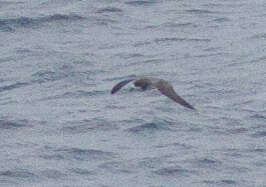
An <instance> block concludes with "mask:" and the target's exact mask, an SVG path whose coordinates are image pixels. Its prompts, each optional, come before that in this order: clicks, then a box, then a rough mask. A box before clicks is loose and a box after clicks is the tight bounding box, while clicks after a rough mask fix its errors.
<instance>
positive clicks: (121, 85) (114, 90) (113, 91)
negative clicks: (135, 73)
mask: <svg viewBox="0 0 266 187" xmlns="http://www.w3.org/2000/svg"><path fill="white" fill-rule="evenodd" d="M133 80H135V79H129V80H124V81H122V82H119V83H118V84H116V85H115V86H114V87H113V88H112V91H111V94H114V93H116V92H117V91H119V90H120V89H121V88H122V87H123V86H125V85H126V84H127V83H129V82H131V81H133Z"/></svg>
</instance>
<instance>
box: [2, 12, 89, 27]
mask: <svg viewBox="0 0 266 187" xmlns="http://www.w3.org/2000/svg"><path fill="white" fill-rule="evenodd" d="M84 19H85V18H84V17H82V16H79V15H76V14H69V15H64V14H54V15H49V16H44V17H37V18H30V17H18V18H7V19H3V18H2V19H0V31H14V27H15V28H20V27H23V28H34V27H38V26H40V25H41V24H43V23H53V22H59V21H67V22H72V21H80V20H84Z"/></svg>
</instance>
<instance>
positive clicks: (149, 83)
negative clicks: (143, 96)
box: [111, 77, 195, 110]
mask: <svg viewBox="0 0 266 187" xmlns="http://www.w3.org/2000/svg"><path fill="white" fill-rule="evenodd" d="M131 81H134V85H135V86H136V87H140V88H141V89H142V90H147V89H148V88H157V89H158V90H159V91H160V92H161V93H162V94H163V95H165V96H167V97H169V98H170V99H172V100H173V101H175V102H176V103H179V104H181V105H183V106H184V107H187V108H190V109H193V110H195V108H194V107H193V106H191V105H190V104H189V103H188V102H186V101H185V100H184V99H182V98H181V97H180V96H179V95H177V93H176V92H175V90H174V88H173V87H172V85H171V84H170V83H169V82H167V81H165V80H163V79H158V78H152V77H143V78H139V79H128V80H124V81H122V82H119V83H118V84H116V85H115V86H114V87H113V88H112V91H111V94H114V93H116V92H117V91H119V90H120V89H121V88H122V87H123V86H125V85H126V84H128V83H130V82H131Z"/></svg>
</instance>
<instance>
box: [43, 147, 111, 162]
mask: <svg viewBox="0 0 266 187" xmlns="http://www.w3.org/2000/svg"><path fill="white" fill-rule="evenodd" d="M45 149H46V152H45V154H42V155H41V156H40V157H42V158H44V159H48V160H50V159H55V160H58V159H63V160H69V159H70V160H78V161H93V160H94V161H95V160H109V159H112V158H114V157H115V156H116V154H115V153H112V152H106V151H101V150H96V149H81V148H75V147H74V148H60V149H53V148H51V147H46V148H45Z"/></svg>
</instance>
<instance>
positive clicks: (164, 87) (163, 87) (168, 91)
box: [155, 84, 195, 110]
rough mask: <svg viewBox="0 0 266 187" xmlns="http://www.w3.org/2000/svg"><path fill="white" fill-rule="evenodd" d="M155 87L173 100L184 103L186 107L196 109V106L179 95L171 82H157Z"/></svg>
mask: <svg viewBox="0 0 266 187" xmlns="http://www.w3.org/2000/svg"><path fill="white" fill-rule="evenodd" d="M155 87H156V88H157V89H158V90H159V91H160V92H161V93H162V94H163V95H165V96H167V97H169V98H170V99H172V100H173V101H175V102H177V103H179V104H181V105H183V106H184V107H187V108H190V109H193V110H195V108H194V107H193V106H191V105H190V104H189V103H188V102H186V101H185V100H184V99H182V98H181V97H180V96H179V95H177V93H176V92H175V90H174V89H173V87H172V86H171V85H170V84H157V85H155Z"/></svg>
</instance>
